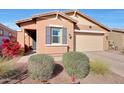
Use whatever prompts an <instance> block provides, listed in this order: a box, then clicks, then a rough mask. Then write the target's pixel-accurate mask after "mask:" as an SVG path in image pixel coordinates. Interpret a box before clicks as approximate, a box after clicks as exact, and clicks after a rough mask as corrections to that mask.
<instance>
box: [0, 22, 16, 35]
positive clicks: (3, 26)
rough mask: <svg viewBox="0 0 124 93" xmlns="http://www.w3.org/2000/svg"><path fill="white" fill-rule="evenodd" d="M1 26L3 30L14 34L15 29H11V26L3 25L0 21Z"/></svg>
mask: <svg viewBox="0 0 124 93" xmlns="http://www.w3.org/2000/svg"><path fill="white" fill-rule="evenodd" d="M1 28H3V29H5V30H4V31H7V32H11V33H13V34H16V30H13V29H11V28H9V27H7V26H5V25H3V24H1V23H0V29H1Z"/></svg>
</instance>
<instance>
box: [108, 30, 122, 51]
mask: <svg viewBox="0 0 124 93" xmlns="http://www.w3.org/2000/svg"><path fill="white" fill-rule="evenodd" d="M108 40H109V42H110V44H113V45H114V46H116V47H117V49H118V50H121V49H123V48H124V29H119V28H112V29H111V31H110V32H109V33H108Z"/></svg>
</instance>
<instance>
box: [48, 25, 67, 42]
mask: <svg viewBox="0 0 124 93" xmlns="http://www.w3.org/2000/svg"><path fill="white" fill-rule="evenodd" d="M46 44H67V28H64V27H49V26H47V27H46Z"/></svg>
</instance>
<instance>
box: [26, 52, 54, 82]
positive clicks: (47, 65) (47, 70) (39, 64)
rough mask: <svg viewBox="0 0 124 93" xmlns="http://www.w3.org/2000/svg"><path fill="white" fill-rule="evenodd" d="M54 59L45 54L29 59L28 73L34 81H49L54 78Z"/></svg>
mask: <svg viewBox="0 0 124 93" xmlns="http://www.w3.org/2000/svg"><path fill="white" fill-rule="evenodd" d="M53 70H54V59H53V58H52V57H50V56H48V55H45V54H37V55H33V56H31V57H30V58H29V63H28V73H29V76H30V77H31V78H32V79H37V80H42V81H47V80H48V79H50V78H51V77H52V73H53Z"/></svg>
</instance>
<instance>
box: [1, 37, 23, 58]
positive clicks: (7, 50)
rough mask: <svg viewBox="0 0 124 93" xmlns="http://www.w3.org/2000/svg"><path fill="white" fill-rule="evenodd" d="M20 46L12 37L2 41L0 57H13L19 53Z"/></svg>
mask: <svg viewBox="0 0 124 93" xmlns="http://www.w3.org/2000/svg"><path fill="white" fill-rule="evenodd" d="M20 48H21V45H20V44H19V42H17V41H16V39H15V38H14V37H11V38H10V39H2V55H3V57H8V58H10V57H15V56H17V55H18V54H19V52H20Z"/></svg>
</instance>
